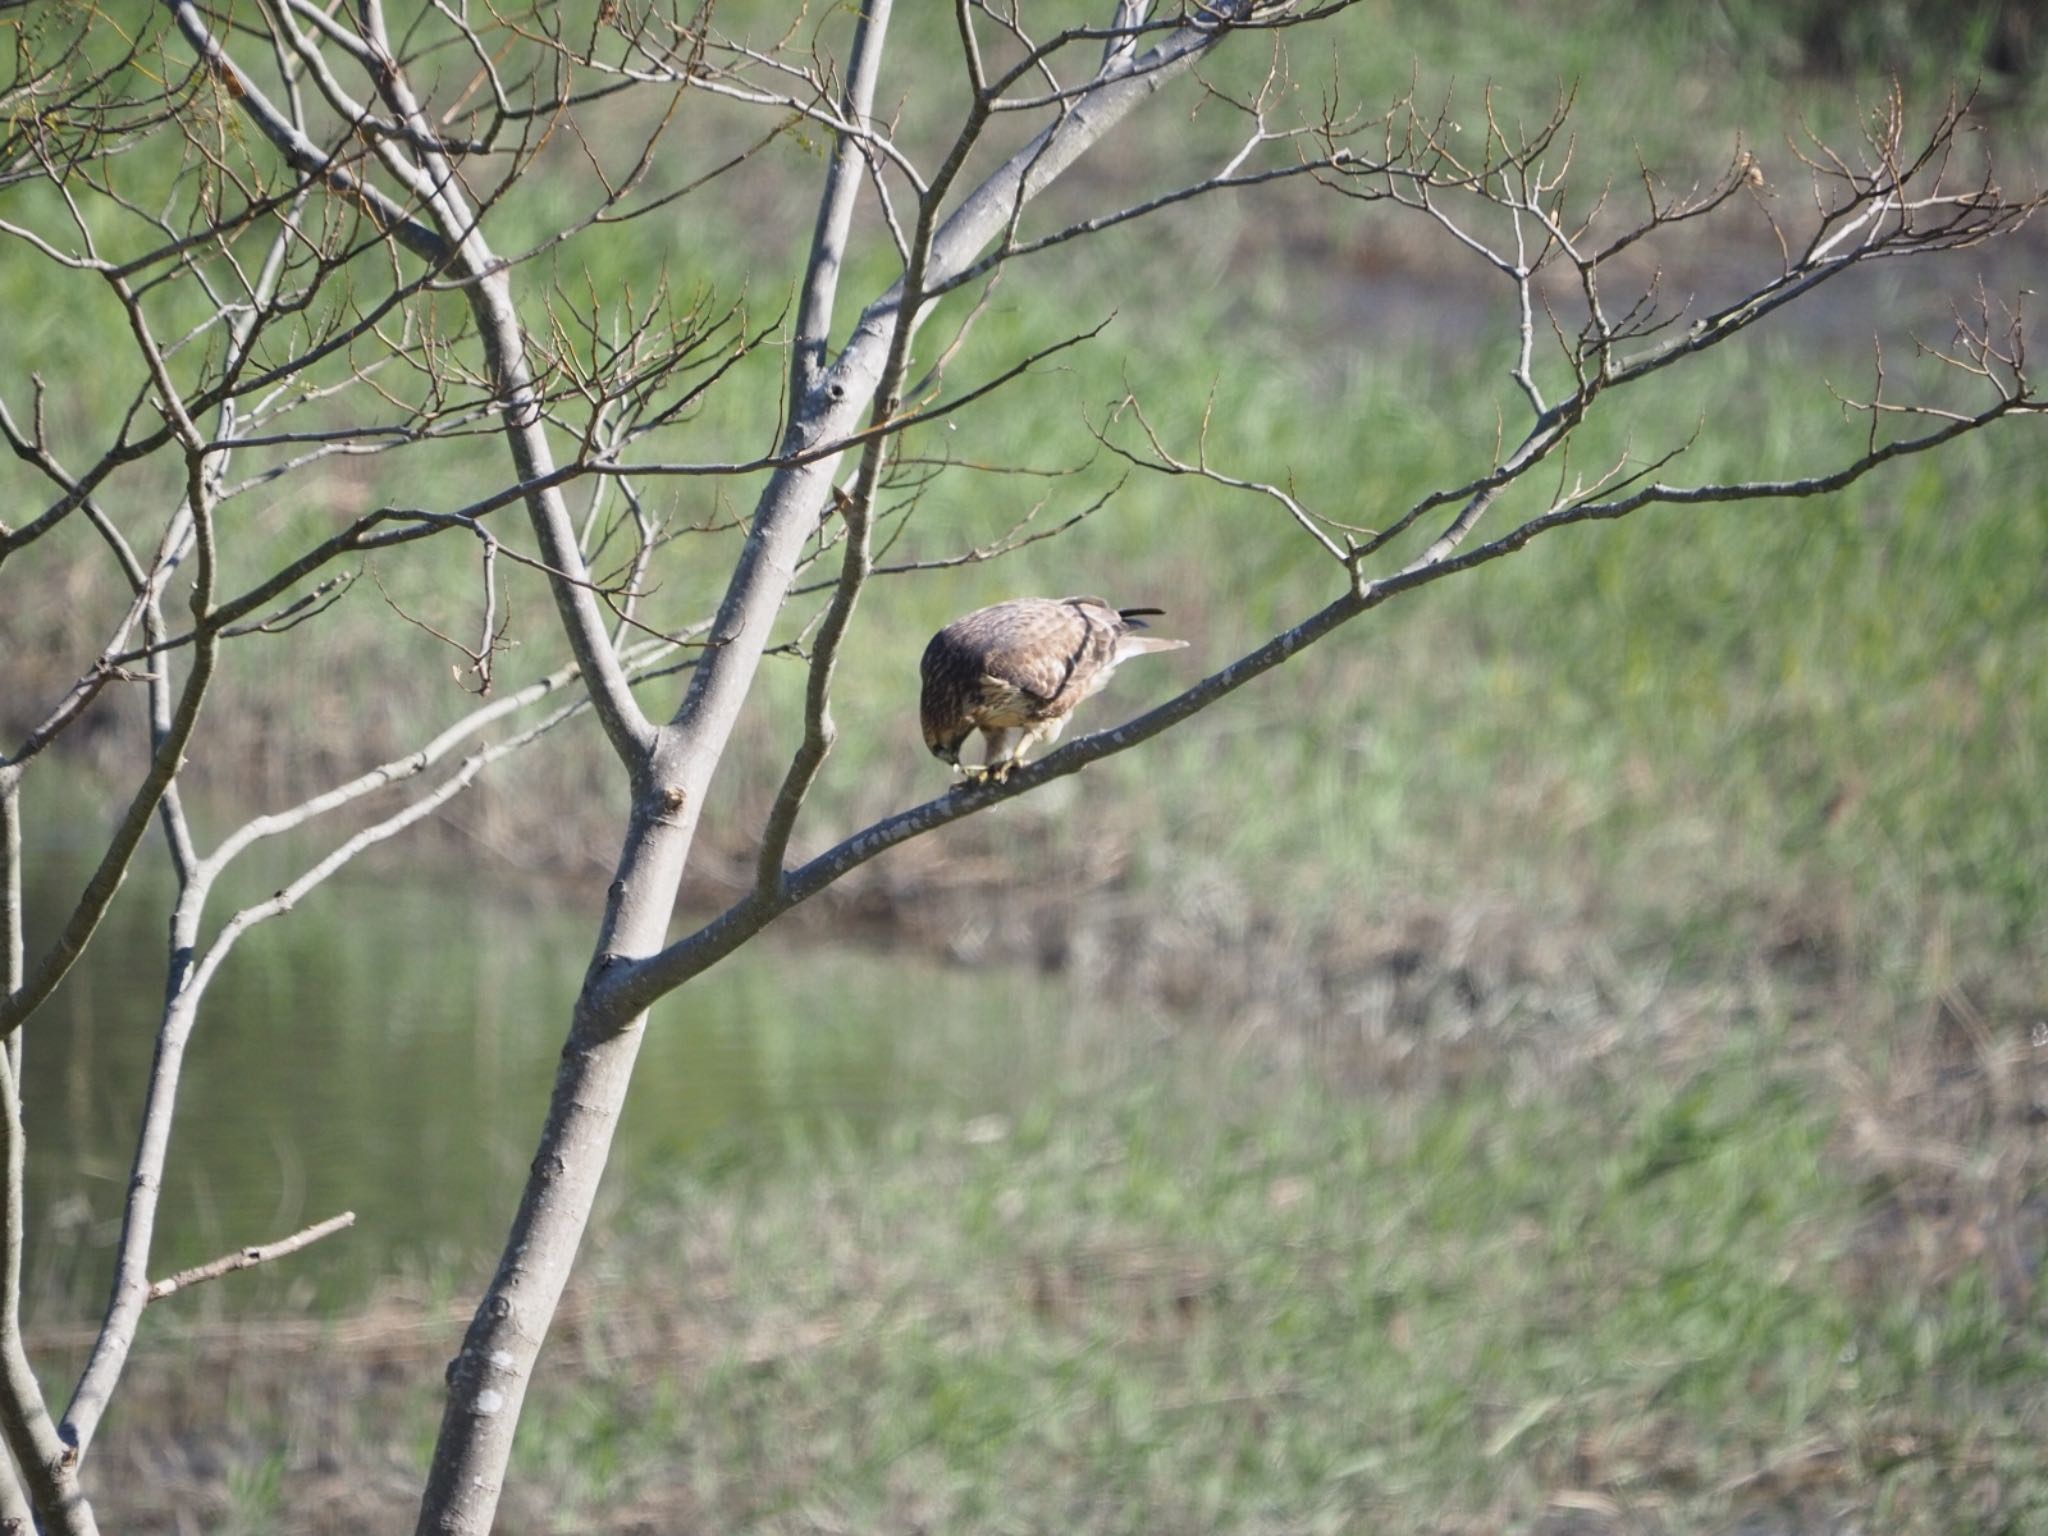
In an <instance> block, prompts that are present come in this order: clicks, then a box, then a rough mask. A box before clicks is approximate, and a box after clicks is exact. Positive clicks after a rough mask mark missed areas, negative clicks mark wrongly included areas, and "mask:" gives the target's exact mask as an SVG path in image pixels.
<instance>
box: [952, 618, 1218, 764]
mask: <svg viewBox="0 0 2048 1536" xmlns="http://www.w3.org/2000/svg"><path fill="white" fill-rule="evenodd" d="M1160 611H1161V610H1160V609H1157V608H1124V609H1116V608H1112V607H1110V606H1109V604H1108V603H1106V602H1104V601H1103V600H1102V599H1101V598H1099V597H1019V598H1013V599H1011V600H1010V601H1009V602H1007V603H997V604H996V605H995V606H994V607H992V608H979V609H976V610H975V611H974V612H973V613H970V614H968V615H967V616H966V617H965V618H962V619H955V620H954V621H953V622H952V623H950V624H948V625H947V626H946V627H945V628H944V629H942V630H940V631H939V632H938V633H937V634H936V635H933V636H932V642H931V644H930V645H928V646H926V647H925V650H924V664H923V667H922V669H921V670H922V671H923V673H924V697H923V701H922V710H921V713H922V716H923V723H924V744H925V745H926V746H927V747H929V748H931V751H932V755H933V756H934V757H938V758H942V759H944V760H945V761H946V762H948V763H951V764H952V765H953V766H954V767H955V768H956V769H959V770H960V771H961V772H963V773H965V774H966V775H967V776H968V777H969V778H973V779H979V778H986V777H993V778H994V779H995V780H996V782H997V783H1001V782H1002V781H1003V780H1004V779H1006V778H1007V777H1008V776H1009V773H1010V770H1011V769H1012V768H1014V767H1016V766H1017V764H1018V763H1020V762H1022V761H1023V759H1024V753H1025V752H1026V751H1027V750H1028V749H1029V748H1030V747H1032V746H1033V745H1034V744H1036V743H1038V742H1041V741H1043V742H1048V743H1050V742H1052V741H1053V740H1055V739H1056V738H1057V737H1058V736H1059V734H1060V731H1061V730H1062V728H1064V727H1065V725H1066V723H1067V716H1068V715H1070V714H1072V713H1073V712H1074V707H1075V706H1076V705H1077V704H1079V703H1080V702H1081V701H1082V700H1083V699H1085V698H1087V697H1088V696H1089V695H1090V694H1092V693H1094V692H1095V691H1096V690H1097V689H1099V688H1101V687H1102V685H1103V684H1104V683H1106V682H1108V681H1109V675H1110V673H1112V672H1114V671H1115V670H1116V668H1117V664H1118V663H1119V662H1121V661H1123V660H1124V659H1125V658H1127V657H1131V656H1139V655H1143V654H1144V653H1145V652H1147V651H1174V650H1179V649H1180V648H1181V647H1182V646H1184V645H1186V644H1187V641H1185V640H1154V639H1151V638H1150V637H1148V636H1143V635H1137V634H1133V633H1132V631H1133V630H1138V629H1143V628H1144V627H1145V626H1144V621H1143V619H1142V618H1141V617H1140V616H1141V615H1143V614H1153V613H1158V612H1160ZM975 731H980V732H981V734H982V739H983V740H984V741H985V742H986V744H987V748H988V750H987V760H986V761H985V762H984V763H983V764H982V765H981V766H980V767H979V768H969V767H966V766H964V765H963V764H962V763H961V761H960V747H961V744H962V743H964V742H965V741H966V740H967V738H968V736H969V735H971V734H972V733H973V732H975ZM1018 732H1021V733H1022V734H1021V736H1018V738H1017V740H1016V741H1015V742H1014V743H1012V741H1011V737H1012V736H1013V735H1015V734H1016V733H1018Z"/></svg>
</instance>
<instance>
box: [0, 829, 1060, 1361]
mask: <svg viewBox="0 0 2048 1536" xmlns="http://www.w3.org/2000/svg"><path fill="white" fill-rule="evenodd" d="M28 864H29V882H28V887H27V891H26V894H27V897H28V924H29V937H30V953H31V954H33V953H34V952H35V946H36V944H37V942H38V941H39V940H40V939H42V938H46V937H47V935H48V934H49V933H50V931H51V929H52V928H53V926H54V924H55V923H56V921H57V920H58V918H59V916H60V914H61V913H62V912H63V911H64V910H65V904H66V903H68V902H69V901H71V900H73V899H75V896H76V893H77V891H78V889H79V887H80V884H81V883H82V881H83V879H84V877H85V873H86V867H85V865H84V863H83V862H82V860H80V859H78V858H76V857H67V856H66V855H65V853H64V852H63V851H62V850H61V849H60V850H58V851H57V852H55V853H54V854H52V853H50V852H49V851H48V850H44V852H43V856H40V857H39V856H37V853H36V850H34V849H32V850H31V857H30V858H29V860H28ZM489 883H490V880H489V877H488V876H483V875H479V876H478V877H477V878H476V879H475V880H451V881H444V882H442V883H438V884H436V883H428V882H418V883H411V882H405V881H399V882H394V881H393V880H391V879H389V878H385V879H370V878H357V879H353V880H349V879H339V880H336V881H334V882H331V883H330V885H328V886H326V887H323V888H322V889H321V890H320V891H318V892H316V893H315V894H314V895H313V896H312V897H311V898H310V899H309V900H307V901H306V902H305V903H304V904H303V905H302V906H301V907H300V908H299V909H298V910H296V911H294V912H292V913H290V914H289V915H287V916H285V917H282V918H279V919H276V920H274V921H272V922H270V923H267V924H265V925H263V926H262V927H260V928H259V929H256V930H253V931H252V932H251V933H250V934H248V935H247V936H245V937H244V938H243V940H242V941H241V943H240V945H239V946H238V947H237V948H236V949H235V951H234V953H233V954H232V955H231V956H230V958H229V959H228V961H227V962H226V964H225V965H224V966H223V967H222V970H221V972H220V974H219V976H218V977H217V979H216V980H215V982H214V984H213V986H212V988H211V990H210V991H209V992H208V994H207V999H206V1002H205V1004H204V1006H203V1012H202V1016H201V1022H200V1025H199V1027H198V1029H197V1030H196V1032H195V1034H194V1038H193V1040H192V1043H191V1046H190V1048H189V1050H188V1052H187V1056H186V1064H185V1075H184V1083H183V1088H182V1093H181V1104H182V1108H181V1112H180V1114H179V1117H178V1121H177V1127H176V1131H175V1133H174V1137H173V1142H172V1148H171V1156H170V1162H169V1166H168V1168H167V1170H166V1177H165V1188H164V1194H163V1202H162V1207H161V1212H160V1215H159V1218H158V1230H157V1242H156V1253H155V1259H154V1262H153V1263H152V1265H151V1272H152V1273H153V1274H155V1275H164V1274H168V1273H171V1272H173V1271H176V1270H178V1269H180V1268H183V1267H186V1266H189V1265H192V1264H195V1263H200V1262H203V1261H205V1260H207V1259H210V1258H213V1257H215V1256H217V1255H219V1254H221V1253H224V1252H226V1251H228V1250H230V1249H233V1248H237V1247H240V1246H243V1245H246V1244H249V1243H255V1242H262V1241H266V1240H269V1239H274V1238H277V1237H281V1236H283V1235H285V1234H287V1233H290V1232H292V1231H295V1230H297V1229H298V1228H299V1227H301V1226H304V1225H306V1224H308V1223H311V1222H314V1221H318V1220H321V1219H323V1218H325V1217H327V1216H329V1215H332V1214H333V1213H335V1212H337V1211H341V1210H354V1211H355V1212H356V1213H357V1223H356V1226H355V1227H354V1229H353V1230H351V1231H349V1232H348V1233H345V1234H343V1235H340V1236H338V1237H335V1238H331V1239H329V1240H328V1241H327V1242H325V1243H323V1244H321V1245H320V1246H319V1247H318V1248H317V1249H315V1250H312V1251H311V1252H309V1253H308V1254H305V1255H301V1256H299V1257H297V1258H294V1259H291V1260H288V1261H286V1262H284V1263H281V1264H278V1265H274V1266H269V1267H267V1268H266V1269H264V1270H260V1271H256V1272H252V1273H249V1274H243V1275H237V1276H232V1277H229V1278H228V1279H226V1280H224V1281H222V1282H219V1283H217V1284H214V1285H210V1286H207V1287H204V1288H203V1290H204V1292H205V1293H206V1298H207V1299H206V1301H205V1302H204V1303H203V1305H204V1306H205V1307H206V1308H207V1309H208V1310H209V1311H212V1310H215V1309H220V1310H225V1311H227V1312H243V1311H251V1310H255V1311H261V1310H267V1309H273V1308H277V1307H280V1306H285V1307H292V1308H300V1307H312V1308H315V1309H323V1310H324V1309H331V1308H340V1307H347V1306H350V1305H353V1304H355V1303H357V1302H359V1301H361V1300H362V1299H363V1298H365V1297H366V1296H367V1295H368V1294H369V1292H370V1291H371V1289H372V1288H373V1287H374V1286H375V1285H376V1284H377V1283H378V1282H379V1280H380V1279H382V1278H384V1277H387V1276H391V1275H394V1274H396V1275H432V1274H434V1273H437V1272H445V1271H447V1270H449V1269H450V1268H451V1267H453V1268H455V1269H458V1270H461V1271H464V1272H473V1271H474V1270H475V1269H476V1267H477V1265H478V1263H479V1262H481V1261H483V1260H485V1259H488V1258H489V1257H491V1256H494V1255H495V1254H496V1251H497V1245H498V1243H499V1241H500V1240H501V1239H502V1236H503V1233H504V1230H505V1225H506V1223H507V1221H508V1220H509V1219H510V1216H511V1213H512V1211H513V1209H514V1207H515V1206H516V1204H517V1201H518V1195H519V1187H520V1181H521V1178H522V1176H523V1172H524V1169H525V1165H526V1161H527V1159H528V1158H530V1157H531V1155H532V1151H533V1146H534V1141H535V1137H536V1136H537V1134H538V1131H539V1126H540V1119H541V1115H542V1113H543V1111H544V1109H545V1106H546V1102H547V1095H548V1090H549V1088H550V1085H551V1083H552V1080H553V1075H554V1069H555V1062H556V1058H557V1054H558V1052H559V1051H560V1048H561V1042H562V1036H563V1032H564V1030H565V1028H566V1026H567V1020H568V1014H569V1005H570V1001H571V999H572V998H573V997H574V995H575V990H576V985H577V981H578V978H579V976H580V974H581V971H582V968H583V965H584V964H585V962H586V960H587V957H588V955H589V950H590V942H591V935H592V933H593V931H594V927H593V924H594V914H593V913H589V912H583V911H577V910H572V909H571V908H572V906H573V905H575V904H574V903H572V902H570V901H569V900H568V899H567V898H564V899H563V902H562V905H561V906H559V907H550V906H547V905H541V904H536V903H533V902H531V901H522V900H517V899H515V898H512V897H510V896H506V895H501V894H495V893H493V892H492V891H491V890H490V889H488V886H489ZM479 886H482V887H484V888H483V889H479ZM264 894H267V891H266V890H264V889H262V888H261V887H251V888H250V889H249V890H248V892H247V893H246V894H245V896H244V899H248V898H249V897H251V896H253V897H257V898H260V897H261V896H262V895H264ZM167 910H168V905H167V901H166V887H165V884H164V882H163V881H162V879H161V878H155V879H152V878H150V877H149V875H148V874H147V872H143V873H139V874H138V876H137V877H136V878H135V879H133V880H131V882H130V888H129V889H125V890H124V891H123V893H122V895H121V896H120V897H119V898H118V899H117V901H116V903H115V905H114V907H113V909H112V911H111V912H110V914H109V916H108V920H107V922H106V923H105V924H104V925H103V927H102V928H101V930H100V932H99V933H98V935H97V936H96V937H95V939H94V941H93V946H92V949H91V950H90V952H89V953H88V956H87V958H86V960H85V961H84V962H83V963H82V964H81V965H80V966H79V967H78V968H77V969H76V970H75V971H74V972H73V974H72V975H71V977H70V978H68V979H67V981H66V982H65V985H64V987H63V989H62V990H61V992H60V993H59V994H58V995H57V996H56V997H55V998H53V999H52V1000H51V1003H50V1004H49V1005H48V1006H47V1007H46V1008H45V1009H44V1010H43V1011H42V1012H41V1013H40V1014H38V1015H37V1017H36V1018H35V1019H34V1020H32V1021H31V1022H30V1024H29V1025H28V1026H27V1028H26V1032H25V1037H24V1039H25V1051H26V1071H25V1073H24V1107H25V1114H26V1121H27V1131H28V1138H29V1172H28V1189H27V1204H28V1218H29V1229H30V1230H29V1249H28V1255H27V1260H26V1265H25V1272H24V1290H25V1293H26V1298H25V1299H26V1302H27V1306H28V1309H29V1311H28V1315H29V1319H30V1321H31V1323H32V1324H34V1323H42V1324H45V1325H55V1326H61V1325H63V1324H65V1323H67V1322H69V1321H73V1320H76V1319H81V1318H83V1317H85V1316H88V1315H90V1314H91V1313H92V1311H93V1310H95V1308H96V1306H97V1305H98V1304H99V1302H100V1301H101V1300H103V1296H104V1286H105V1284H106V1279H107V1276H108V1275H109V1273H110V1265H111V1255H112V1249H113V1244H114V1242H115V1239H116V1237H117V1235H118V1231H119V1223H120V1216H121V1208H122V1200H123V1196H124V1192H125V1189H126V1186H127V1182H128V1172H129V1166H130V1161H131V1158H132V1156H133V1141H134V1128H135V1125H136V1121H137V1118H138V1116H139V1113H140V1106H141V1104H142V1097H143V1092H144V1088H145V1085H146V1083H147V1080H148V1074H149V1068H150V1061H151V1056H152V1053H153V1049H154V1044H155V1027H156V1021H157V1017H158V1014H159V1011H160V1008H161V1000H162V995H163V985H164V981H163V977H164V948H165V936H164V927H163V924H164V914H165V913H166V912H167ZM212 910H213V911H214V912H215V916H214V920H213V922H212V923H211V924H209V929H208V932H209V934H210V933H211V932H212V930H213V929H214V928H216V927H218V925H219V923H220V921H222V920H223V919H224V917H225V915H226V913H227V912H229V911H232V910H233V907H232V905H231V904H229V903H226V902H219V901H217V903H216V906H215V908H214V909H212ZM1066 1011H1067V1004H1066V1000H1065V999H1064V998H1063V997H1062V995H1061V994H1060V992H1059V990H1058V989H1057V988H1056V987H1055V986H1053V985H1052V984H1050V983H1046V982H1043V981H1041V980H1039V979H1038V978H1035V977H1031V976H1028V975H1021V974H993V975H990V974H978V973H971V972H969V971H967V970H964V969H960V968H947V967H944V966H940V965H937V964H934V963H932V962H929V961H925V960H920V959H916V958H912V957H906V956H902V955H883V954H877V953H870V952H862V951H858V950H853V949H849V948H843V947H837V946H825V945H818V944H796V943H790V942H783V941H778V940H776V939H775V938H774V937H773V936H771V937H769V938H768V939H766V940H764V941H762V942H760V943H758V944H756V945H755V946H752V947H750V948H749V949H748V950H747V951H746V952H745V953H743V954H741V955H738V956H735V957H734V958H732V959H730V960H727V961H726V962H724V963H723V964H721V965H719V966H718V967H716V968H714V969H713V970H712V971H710V972H709V973H707V974H706V975H705V976H703V977H701V978H699V979H698V980H697V981H696V982H694V983H692V984H691V985H690V986H689V987H688V988H687V989H685V991H684V992H683V993H681V994H678V995H677V996H676V997H673V998H671V999H669V1000H668V1001H667V1002H665V1003H664V1004H662V1005H661V1006H659V1007H658V1008H657V1009H656V1010H655V1013H654V1016H653V1023H652V1025H651V1027H650V1031H649V1035H648V1039H647V1041H646V1044H645V1046H644V1048H643V1050H642V1052H641V1057H640V1064H639V1067H638V1070H637V1075H636V1077H635V1081H634V1086H633V1092H632V1097H631V1099H630V1100H629V1101H628V1104H627V1108H626V1114H625V1118H624V1121H623V1123H622V1125H621V1126H620V1129H619V1134H618V1138H617V1141H616V1143H615V1146H614V1152H613V1158H612V1162H611V1166H610V1171H609V1172H608V1174H607V1182H606V1193H605V1197H604V1200H603V1201H602V1202H601V1204H600V1212H601V1215H602V1214H603V1213H605V1212H612V1213H616V1212H617V1211H619V1209H620V1208H621V1206H622V1205H624V1204H626V1203H629V1202H630V1201H631V1200H632V1198H633V1197H634V1194H635V1191H636V1188H638V1187H642V1186H647V1185H650V1184H653V1183H655V1182H657V1181H659V1179H660V1177H661V1174H662V1171H663V1170H664V1168H669V1167H673V1166H675V1165H677V1164H678V1163H679V1162H680V1161H681V1160H684V1159H694V1160H696V1161H697V1162H698V1164H699V1165H700V1166H702V1165H703V1164H706V1163H710V1164H714V1165H716V1164H725V1163H729V1164H732V1165H734V1166H735V1167H737V1168H738V1169H740V1170H741V1171H745V1170H747V1169H749V1168H751V1167H753V1166H755V1165H759V1164H762V1163H766V1162H769V1161H772V1160H773V1159H775V1158H776V1157H777V1156H778V1155H779V1153H780V1150H781V1149H782V1148H784V1147H786V1146H787V1145H788V1144H789V1142H790V1141H791V1140H792V1139H793V1138H799V1137H801V1138H815V1137H817V1136H819V1135H833V1134H847V1135H852V1136H867V1135H872V1134H874V1133H875V1132H876V1131H877V1130H878V1129H880V1128H881V1127H883V1126H884V1125H886V1123H887V1122H888V1121H889V1119H890V1117H891V1116H892V1115H894V1114H896V1113H897V1112H898V1111H900V1110H904V1109H908V1108H915V1109H917V1110H918V1111H919V1112H921V1113H922V1112H926V1111H929V1110H930V1109H931V1108H933V1107H934V1105H935V1104H937V1105H942V1106H956V1107H957V1109H958V1111H959V1113H960V1114H961V1115H962V1116H968V1115H974V1114H978V1113H982V1112H984V1111H985V1110H989V1109H992V1108H997V1107H1001V1106H1002V1105H1004V1104H1007V1103H1010V1102H1012V1101H1013V1100H1014V1097H1015V1095H1016V1093H1017V1091H1018V1085H1019V1084H1021V1083H1026V1082H1029V1081H1030V1080H1031V1079H1032V1078H1033V1077H1034V1076H1035V1075H1036V1074H1038V1073H1040V1072H1041V1071H1043V1070H1044V1069H1043V1067H1042V1066H1041V1065H1037V1064H1035V1063H1037V1062H1038V1061H1039V1058H1040V1057H1041V1055H1042V1047H1043V1043H1044V1040H1045V1038H1046V1036H1045V1034H1044V1033H1043V1032H1041V1031H1039V1030H1038V1029H1037V1028H1036V1027H1035V1026H1038V1025H1040V1024H1044V1023H1049V1022H1052V1021H1054V1020H1056V1019H1058V1018H1061V1017H1064V1016H1065V1013H1066ZM1053 1033H1057V1031H1056V1030H1055V1031H1053Z"/></svg>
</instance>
